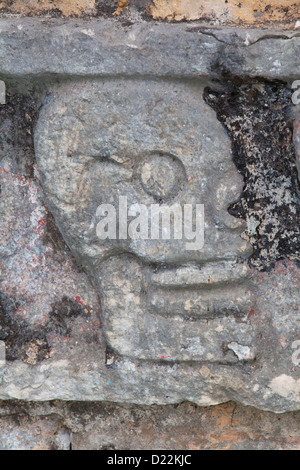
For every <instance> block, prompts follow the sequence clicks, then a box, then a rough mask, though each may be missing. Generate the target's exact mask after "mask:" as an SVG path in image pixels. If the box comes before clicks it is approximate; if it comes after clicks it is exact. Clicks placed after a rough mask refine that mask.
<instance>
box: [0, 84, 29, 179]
mask: <svg viewBox="0 0 300 470" xmlns="http://www.w3.org/2000/svg"><path fill="white" fill-rule="evenodd" d="M37 114H38V107H37V104H36V102H35V101H34V99H33V98H31V97H30V96H28V95H24V94H21V93H16V94H10V93H7V95H6V104H4V105H0V162H1V161H2V160H4V161H5V159H9V158H10V157H11V160H12V162H13V167H12V171H13V172H14V173H22V174H23V175H25V176H28V177H33V175H34V174H33V165H34V163H35V157H34V150H33V129H34V126H35V122H36V119H37ZM1 166H2V165H1Z"/></svg>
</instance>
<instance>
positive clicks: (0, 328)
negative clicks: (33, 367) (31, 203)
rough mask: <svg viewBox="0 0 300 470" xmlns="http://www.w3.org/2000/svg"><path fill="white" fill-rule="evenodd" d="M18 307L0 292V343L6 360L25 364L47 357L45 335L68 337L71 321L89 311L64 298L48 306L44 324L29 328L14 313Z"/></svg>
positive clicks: (18, 304) (29, 326) (70, 331)
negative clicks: (4, 348) (19, 361)
mask: <svg viewBox="0 0 300 470" xmlns="http://www.w3.org/2000/svg"><path fill="white" fill-rule="evenodd" d="M20 306H21V304H20V303H19V302H16V301H15V300H14V299H12V298H9V297H8V296H6V295H5V294H4V293H3V292H0V341H4V342H5V347H6V360H7V361H16V360H21V361H23V362H26V363H28V364H36V363H37V362H40V361H43V360H45V359H47V358H49V357H50V344H49V342H48V335H49V334H52V333H55V334H56V335H60V336H64V337H65V336H69V335H70V334H71V333H72V321H73V320H74V319H75V318H77V317H79V316H82V317H86V316H87V315H89V314H90V311H91V309H90V308H89V307H88V306H85V307H83V306H82V305H81V304H80V303H79V302H76V301H74V300H71V299H69V298H68V297H66V296H65V297H63V298H62V299H61V300H60V301H59V302H55V303H54V304H53V305H52V310H51V312H50V314H49V319H48V321H47V322H46V324H45V325H43V326H40V327H33V326H31V325H29V324H28V323H27V322H26V321H25V320H23V319H21V318H20V316H19V315H17V314H16V311H17V310H18V308H19V307H20ZM86 311H87V313H86Z"/></svg>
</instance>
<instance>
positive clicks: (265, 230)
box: [204, 71, 300, 271]
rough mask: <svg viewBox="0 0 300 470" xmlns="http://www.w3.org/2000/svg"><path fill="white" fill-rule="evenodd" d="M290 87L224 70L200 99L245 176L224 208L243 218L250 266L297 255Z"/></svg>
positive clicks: (299, 217) (299, 231) (299, 224)
mask: <svg viewBox="0 0 300 470" xmlns="http://www.w3.org/2000/svg"><path fill="white" fill-rule="evenodd" d="M291 96H292V91H291V90H290V88H289V87H288V85H287V83H285V82H283V81H279V80H266V79H260V78H241V77H236V76H233V75H231V74H230V73H227V72H224V71H222V77H221V79H220V80H219V83H218V84H216V87H215V88H212V87H207V88H206V89H205V91H204V100H205V101H206V103H208V104H209V105H210V106H211V107H212V108H213V109H214V110H215V111H216V113H217V118H218V120H219V121H220V122H221V123H222V124H223V126H224V127H225V129H226V131H227V133H228V135H229V137H230V139H231V142H232V156H233V161H234V163H235V165H236V167H237V169H238V171H239V172H240V173H241V175H242V176H243V179H244V187H243V191H242V194H241V196H240V200H239V201H238V202H237V203H235V204H233V205H232V206H231V207H229V208H228V210H229V213H230V214H232V215H234V216H235V217H241V218H244V219H246V220H247V231H246V234H245V236H246V238H247V239H248V240H249V242H250V243H251V245H252V247H253V254H252V256H251V257H250V259H249V263H250V265H251V266H253V267H255V268H257V269H259V270H261V271H263V270H270V269H272V268H273V267H274V263H275V262H276V261H278V260H280V259H285V258H289V259H292V260H296V261H299V259H300V185H299V180H298V173H297V167H296V155H295V149H294V145H293V117H292V113H291V111H290V107H291V103H292V101H291Z"/></svg>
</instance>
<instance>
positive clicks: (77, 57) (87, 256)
mask: <svg viewBox="0 0 300 470" xmlns="http://www.w3.org/2000/svg"><path fill="white" fill-rule="evenodd" d="M0 23H1V24H0V29H1V31H0V42H1V45H2V49H1V56H0V74H1V77H2V78H3V79H4V80H5V81H6V80H7V81H8V82H10V81H11V82H12V83H14V84H15V83H17V82H18V80H19V82H20V86H22V87H23V86H25V85H24V83H32V84H34V85H35V86H36V84H37V81H40V83H39V85H40V86H41V92H40V95H39V97H38V98H39V100H40V101H41V102H42V104H43V106H42V108H41V110H40V114H39V118H38V122H37V125H36V127H35V129H34V143H35V156H36V160H37V166H35V167H34V172H33V173H34V176H30V177H28V176H26V177H25V176H24V175H20V174H16V162H14V155H15V154H16V153H17V151H18V149H15V150H14V149H13V148H12V146H11V144H10V143H8V144H7V145H6V146H5V147H3V148H4V152H3V155H1V161H2V164H3V168H2V169H1V178H2V181H1V190H2V193H1V198H0V205H1V211H2V214H3V216H2V221H3V223H2V228H1V230H0V235H1V246H0V267H1V270H2V271H3V272H5V276H3V279H1V290H2V294H1V297H0V307H1V321H2V322H1V324H0V326H1V329H0V333H1V335H2V336H1V337H0V339H1V340H2V339H3V340H4V342H5V347H6V352H7V353H8V354H7V361H6V364H5V367H3V368H2V367H1V369H0V398H1V399H19V400H20V399H22V400H28V401H33V400H37V401H45V400H54V399H59V400H79V401H83V400H87V401H91V400H94V401H112V402H125V403H126V402H127V403H136V404H142V405H150V404H170V403H179V402H182V401H190V402H193V403H197V404H199V405H214V404H218V403H222V402H225V401H228V400H234V401H237V402H239V403H242V404H245V405H252V406H255V407H258V408H261V409H264V410H272V411H275V412H284V411H291V410H297V409H299V408H300V373H299V372H300V370H299V360H298V353H299V301H300V299H299V279H300V277H299V266H298V265H297V263H296V260H297V258H295V261H291V260H288V259H287V260H280V259H278V258H276V260H275V261H276V262H275V261H274V267H273V269H270V270H269V271H266V272H260V271H258V270H257V269H254V267H250V265H249V264H248V257H249V255H250V254H251V252H252V248H251V245H250V244H249V243H248V241H247V240H249V236H247V230H248V235H249V231H251V233H252V232H253V233H254V234H255V230H256V226H255V223H253V224H252V225H251V224H249V223H248V226H247V225H246V222H245V221H244V220H243V219H240V218H235V217H234V216H232V215H230V214H229V212H228V209H229V207H230V206H231V205H232V203H234V202H237V201H238V200H239V196H240V194H241V192H242V190H243V179H242V176H241V174H240V173H239V172H238V170H237V168H236V166H235V164H234V162H233V159H232V145H231V144H232V142H231V140H230V138H229V135H228V134H227V133H226V131H225V128H224V127H223V126H222V124H221V123H220V122H219V120H218V119H217V114H216V112H215V111H214V110H213V109H212V108H211V107H210V106H209V105H208V104H207V103H206V102H205V101H204V98H203V94H204V89H205V87H206V86H207V85H209V83H210V79H211V78H216V77H218V78H220V76H221V75H222V70H223V72H224V67H223V66H226V70H227V72H231V73H234V74H236V75H237V76H239V77H244V78H243V80H247V76H248V75H250V76H260V77H269V78H280V79H288V80H292V79H293V78H295V77H297V74H298V73H299V70H298V65H299V64H297V63H294V59H295V54H297V51H298V49H299V44H300V39H299V37H298V33H294V32H293V33H292V32H287V33H284V35H283V34H282V33H280V32H276V33H274V36H275V37H274V38H270V37H264V36H265V33H264V32H261V31H256V32H249V31H247V30H243V31H242V30H241V31H240V32H239V33H238V34H237V36H234V33H233V32H232V31H230V30H225V31H223V32H221V31H219V30H206V31H203V30H202V31H199V28H198V27H197V25H191V24H190V25H186V24H179V25H170V24H148V23H143V22H141V23H138V24H136V25H133V26H132V27H126V28H125V27H122V26H120V23H118V22H115V21H113V20H107V21H102V20H101V21H91V22H89V27H88V28H87V27H86V24H85V23H84V22H81V21H76V22H74V23H72V22H70V23H68V24H65V23H64V22H63V21H62V22H58V23H56V22H55V23H54V22H51V21H48V20H47V21H46V22H45V21H43V20H31V19H26V20H25V19H24V20H23V19H22V20H20V19H6V20H1V22H0ZM218 61H219V62H220V65H221V69H222V70H221V72H220V70H217V69H216V65H217V63H218ZM222 67H223V68H222ZM220 74H221V75H220ZM199 76H200V77H199ZM25 78H26V80H27V81H24V79H25ZM195 78H197V80H195ZM46 91H47V92H49V96H47V97H46V98H45V99H44V98H43V97H44V95H45V94H46V93H45V92H46ZM8 125H11V124H10V123H8ZM32 130H33V128H32ZM30 132H31V131H30ZM270 132H271V130H270ZM297 135H298V134H297V128H296V127H295V142H296V144H297V142H298V138H297ZM251 145H252V141H251V142H250V143H249V147H250V149H251ZM16 160H17V159H16ZM292 164H293V163H291V165H292ZM17 166H18V165H17ZM20 168H23V166H22V165H20V166H19V169H20ZM254 170H255V165H254ZM254 170H253V171H254ZM246 183H247V181H246ZM41 188H42V190H41ZM4 196H5V197H4ZM125 197H126V203H127V209H130V211H131V212H130V214H129V216H128V219H129V222H130V225H129V228H130V232H129V233H130V234H131V235H130V236H124V231H122V230H123V229H122V227H123V226H124V224H125V226H127V217H125V216H126V215H127V214H126V210H125V209H126V208H125V206H124V204H125V199H124V198H125ZM283 197H284V195H280V194H279V195H278V198H283ZM137 204H139V205H140V206H139V207H138V206H137ZM184 204H190V205H191V204H192V205H194V206H196V204H198V209H199V212H198V213H197V215H198V217H197V219H195V220H194V224H193V226H190V228H191V229H193V230H194V231H195V229H197V228H198V229H199V231H198V232H197V236H195V237H194V239H191V236H190V234H189V233H188V232H186V231H185V230H183V237H182V238H181V237H180V236H179V232H178V230H177V229H178V226H177V225H176V220H177V219H176V214H177V215H178V213H179V212H176V210H177V209H178V208H182V207H183V205H184ZM105 205H106V206H105ZM141 205H143V208H146V209H147V208H149V207H150V208H151V205H152V206H154V208H155V210H156V211H157V212H158V211H159V210H160V209H162V208H164V207H168V208H172V209H173V211H175V212H174V214H173V219H172V224H171V225H172V226H173V228H174V233H173V232H172V231H171V233H172V236H171V237H169V236H168V227H165V229H166V230H165V231H164V230H162V232H161V233H159V232H158V233H159V236H156V237H151V236H150V234H151V235H152V231H151V229H152V228H154V231H155V230H156V229H157V225H159V224H158V223H157V222H156V224H154V225H153V227H152V226H151V227H150V228H149V230H148V227H146V228H147V230H146V232H147V235H148V236H145V233H146V232H145V231H144V229H145V225H147V224H146V221H147V222H148V221H149V215H150V213H149V212H145V214H144V215H143V217H144V218H142V213H141V214H140V215H141V218H140V222H142V223H141V225H140V231H139V230H137V226H138V222H137V219H136V216H137V215H138V212H139V211H141ZM203 206H204V229H205V230H204V240H203V239H202V232H201V227H200V221H202V216H203V213H202V210H203ZM99 208H100V209H99ZM111 208H116V209H117V213H116V214H117V215H119V216H120V217H119V219H118V223H119V225H117V230H116V234H115V236H112V237H111V238H105V236H103V234H104V231H103V227H105V223H104V224H103V223H101V221H103V220H105V217H107V214H108V213H109V211H112V209H111ZM49 211H50V212H51V213H52V214H53V216H54V219H55V225H56V226H57V227H58V229H59V230H60V232H61V234H62V235H63V238H64V240H65V243H66V245H67V246H68V247H69V248H70V250H71V252H72V254H73V255H74V256H75V258H76V260H77V266H80V267H81V268H83V270H82V269H81V270H79V269H78V268H76V267H75V265H74V263H73V260H72V255H71V253H70V252H69V251H68V249H67V247H66V246H65V248H64V249H63V250H59V253H58V254H56V253H55V252H54V251H55V250H53V248H50V246H49V243H48V242H47V243H46V242H45V239H44V235H45V221H46V220H50V216H49V215H48V212H49ZM118 211H119V212H118ZM111 214H112V219H111V220H112V223H111V225H110V228H112V234H113V218H114V213H113V211H112V212H111ZM181 215H182V216H183V215H184V212H182V213H181ZM103 218H104V219H103ZM106 220H107V219H106ZM157 220H159V219H156V221H157ZM184 220H185V222H186V225H185V228H186V227H187V226H188V225H189V224H188V222H191V217H190V216H189V217H187V218H186V219H184ZM254 222H255V221H254ZM197 224H199V226H198V225H197ZM176 227H177V228H176ZM176 230H177V231H176ZM141 233H142V234H143V236H142V235H141ZM175 234H177V235H176V236H175ZM193 243H194V245H193ZM62 246H64V245H63V244H62ZM98 296H99V298H100V300H101V306H102V312H101V327H100V324H99V318H98V314H99V311H98ZM12 331H17V332H20V333H18V334H17V339H14V335H12V334H11V332H12ZM102 333H103V334H102ZM67 441H68V439H66V442H67ZM63 445H65V444H63ZM66 445H67V444H66Z"/></svg>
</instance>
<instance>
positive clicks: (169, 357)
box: [159, 356, 171, 359]
mask: <svg viewBox="0 0 300 470" xmlns="http://www.w3.org/2000/svg"><path fill="white" fill-rule="evenodd" d="M159 358H160V359H171V356H159Z"/></svg>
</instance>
